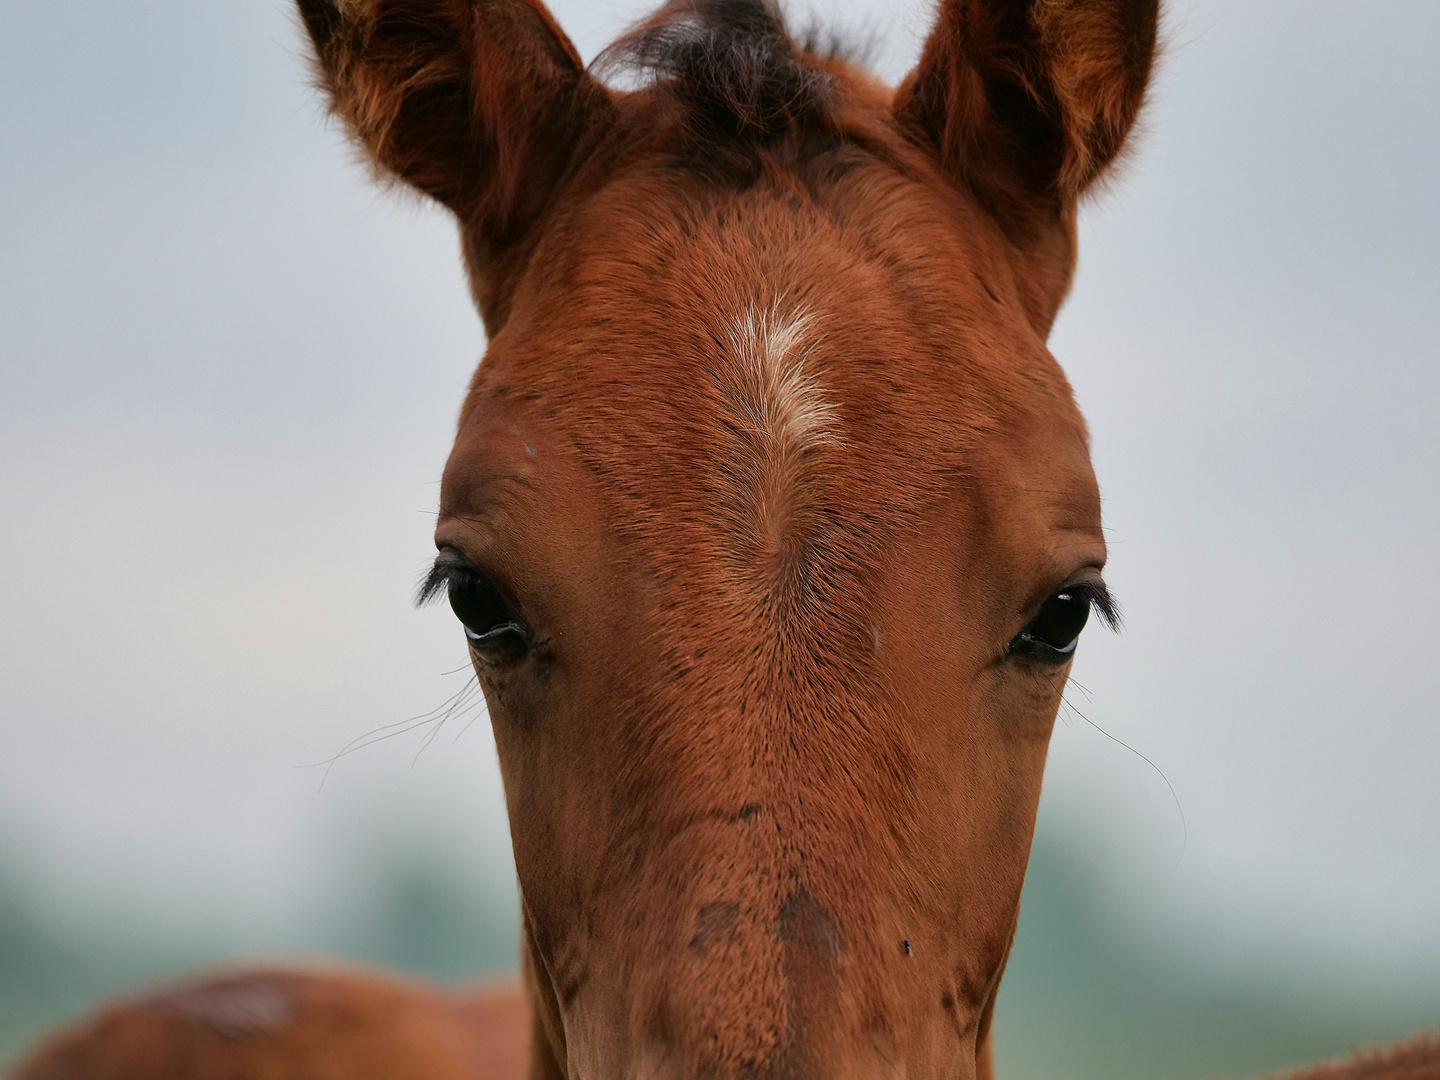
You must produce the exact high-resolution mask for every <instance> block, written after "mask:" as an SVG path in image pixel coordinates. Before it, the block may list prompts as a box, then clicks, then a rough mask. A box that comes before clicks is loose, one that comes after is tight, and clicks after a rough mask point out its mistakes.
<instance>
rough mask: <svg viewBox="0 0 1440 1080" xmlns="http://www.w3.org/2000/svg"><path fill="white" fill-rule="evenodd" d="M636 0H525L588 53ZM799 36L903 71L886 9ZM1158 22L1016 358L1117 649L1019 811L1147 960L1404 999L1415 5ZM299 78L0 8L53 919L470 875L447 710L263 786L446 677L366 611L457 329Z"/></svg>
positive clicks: (38, 806)
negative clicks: (1087, 520) (347, 859)
mask: <svg viewBox="0 0 1440 1080" xmlns="http://www.w3.org/2000/svg"><path fill="white" fill-rule="evenodd" d="M832 9H833V10H841V9H840V6H839V5H838V4H833V3H832V4H831V5H827V6H821V7H818V10H820V11H822V12H824V11H830V10H832ZM638 11H639V8H638V7H637V6H636V5H629V6H621V5H616V4H614V3H581V2H580V0H566V2H565V3H563V4H560V5H556V13H557V15H559V17H560V19H561V21H562V23H563V24H565V25H566V26H567V28H568V29H569V30H570V31H571V33H572V35H573V36H574V37H575V38H576V41H577V44H579V46H580V48H581V51H582V52H583V53H584V54H585V55H586V56H587V58H588V57H590V56H593V55H594V54H595V52H596V51H598V49H599V48H600V47H601V46H602V45H603V44H604V43H605V42H606V41H607V40H608V38H609V37H610V36H612V35H613V34H614V32H615V31H617V30H618V29H619V28H620V27H621V26H623V25H624V24H625V23H626V22H627V21H629V20H630V19H631V18H632V17H633V16H634V15H635V14H637V13H638ZM844 12H845V13H844V14H843V16H842V20H843V21H844V22H847V23H849V24H860V25H864V24H869V25H871V26H873V27H874V28H876V29H879V30H881V31H882V32H883V33H884V34H885V36H886V42H887V45H886V49H885V51H884V53H883V54H882V56H881V59H880V66H881V67H882V69H883V70H884V72H885V73H886V74H887V75H889V76H891V77H892V78H893V77H896V76H898V75H899V74H901V73H902V72H903V71H904V70H905V69H906V68H907V67H908V66H909V64H910V63H911V62H912V60H913V57H914V55H915V52H916V51H917V49H918V41H919V39H920V36H921V35H922V33H923V30H924V28H925V26H926V23H927V18H928V15H927V13H926V11H925V10H924V8H923V7H922V6H920V5H913V4H907V5H904V6H903V7H900V8H891V7H888V6H886V5H883V4H881V3H878V2H875V0H870V2H869V3H868V4H867V5H861V6H855V5H848V6H847V7H846V8H845V9H844ZM1169 38H1170V42H1171V47H1170V52H1169V55H1168V58H1167V60H1166V61H1165V63H1164V64H1163V66H1162V69H1161V73H1160V76H1159V80H1158V83H1157V86H1156V91H1155V94H1154V98H1153V104H1152V107H1151V109H1150V112H1149V114H1148V121H1147V128H1148V131H1147V134H1146V136H1145V138H1144V140H1143V143H1142V145H1141V147H1140V149H1139V152H1138V153H1137V154H1136V155H1135V157H1134V159H1133V162H1132V164H1131V167H1130V169H1129V171H1128V174H1127V176H1126V179H1125V180H1124V182H1123V183H1121V184H1119V185H1117V186H1116V188H1115V190H1114V192H1113V193H1112V194H1111V195H1109V196H1107V197H1106V198H1105V199H1103V200H1102V201H1101V202H1099V203H1097V204H1094V205H1092V206H1090V207H1089V208H1088V209H1087V211H1086V212H1085V215H1084V218H1083V227H1082V247H1081V270H1080V274H1079V278H1078V282H1077V286H1076V289H1075V292H1074V294H1073V296H1072V298H1071V300H1070V303H1069V305H1068V307H1067V308H1066V311H1065V313H1064V314H1063V315H1062V317H1061V320H1060V322H1059V324H1058V325H1057V328H1056V331H1055V335H1054V338H1053V341H1052V347H1053V350H1054V351H1055V353H1056V355H1057V356H1058V357H1059V358H1060V360H1061V362H1062V363H1063V364H1065V366H1066V368H1067V370H1068V371H1069V373H1070V376H1071V378H1072V381H1073V382H1074V384H1075V387H1076V391H1077V393H1078V395H1079V398H1080V402H1081V405H1082V407H1083V408H1084V410H1085V412H1086V415H1087V417H1088V419H1089V422H1090V425H1091V429H1092V433H1093V445H1094V456H1095V463H1096V467H1097V470H1098V473H1099V476H1100V481H1101V486H1102V489H1103V492H1104V494H1105V496H1106V500H1107V501H1106V515H1107V525H1108V526H1109V528H1110V530H1111V536H1112V548H1111V559H1112V562H1111V571H1110V574H1109V576H1110V580H1111V583H1112V586H1113V587H1114V588H1115V590H1116V592H1117V593H1118V595H1119V596H1120V598H1121V600H1122V602H1123V603H1124V606H1125V609H1126V613H1127V623H1126V631H1125V633H1124V634H1123V635H1122V636H1119V637H1115V638H1107V637H1105V636H1104V635H1103V634H1101V633H1093V634H1091V635H1089V636H1087V639H1086V642H1085V646H1084V648H1083V649H1082V653H1081V657H1080V659H1079V660H1078V662H1077V667H1076V679H1077V681H1078V682H1079V683H1080V684H1083V688H1084V689H1083V690H1081V689H1078V688H1077V689H1072V691H1071V693H1070V699H1071V702H1072V704H1073V706H1074V710H1075V711H1073V712H1070V711H1067V713H1066V716H1065V718H1064V719H1065V721H1066V722H1065V723H1063V724H1062V725H1061V726H1060V727H1059V729H1058V731H1057V736H1056V739H1055V743H1054V748H1053V751H1052V755H1051V763H1050V769H1049V776H1048V780H1047V793H1046V797H1045V803H1044V807H1043V810H1042V826H1043V827H1045V828H1048V829H1050V830H1051V831H1052V832H1056V833H1060V834H1062V835H1063V836H1064V837H1065V838H1066V839H1068V840H1071V841H1072V842H1073V843H1075V844H1077V845H1087V846H1088V849H1089V850H1093V851H1094V852H1095V853H1096V855H1095V858H1096V859H1097V860H1100V861H1101V865H1102V868H1103V872H1104V873H1105V874H1106V875H1107V876H1111V877H1113V878H1114V880H1115V881H1116V884H1117V895H1123V896H1125V897H1128V898H1129V899H1128V901H1127V902H1133V903H1134V904H1135V905H1136V911H1137V914H1138V916H1139V917H1141V918H1143V919H1145V920H1148V921H1150V922H1152V923H1153V925H1154V926H1155V927H1156V928H1157V933H1162V934H1169V935H1177V934H1178V935H1180V936H1182V937H1183V938H1184V939H1185V940H1186V941H1188V942H1190V943H1191V944H1192V945H1195V946H1198V947H1204V948H1206V949H1208V950H1211V951H1212V952H1213V953H1214V955H1216V956H1220V957H1233V958H1239V959H1237V961H1236V962H1242V961H1243V958H1244V957H1245V956H1247V955H1251V954H1252V953H1253V951H1254V950H1255V949H1257V948H1259V949H1262V950H1268V951H1274V950H1280V951H1281V952H1285V953H1287V954H1296V955H1305V956H1308V957H1310V958H1312V959H1315V960H1316V962H1320V963H1331V964H1340V965H1349V966H1351V967H1360V966H1370V967H1373V968H1375V969H1376V970H1379V971H1402V970H1406V969H1408V970H1409V971H1410V972H1411V973H1412V974H1414V973H1419V974H1420V976H1421V977H1424V973H1426V972H1434V971H1436V970H1440V966H1437V965H1440V782H1437V777H1440V705H1437V702H1436V693H1435V682H1436V672H1437V671H1440V662H1437V659H1436V657H1435V655H1434V652H1435V650H1436V648H1437V645H1436V644H1435V643H1434V642H1432V640H1431V638H1432V637H1433V636H1434V631H1435V628H1436V625H1437V624H1436V619H1437V615H1440V584H1437V572H1436V571H1437V564H1440V539H1437V537H1440V435H1437V425H1436V415H1437V408H1440V347H1437V340H1440V335H1437V331H1440V256H1437V252H1440V209H1437V205H1440V203H1437V199H1436V190H1437V188H1436V184H1437V181H1436V177H1437V175H1440V64H1437V63H1436V62H1435V57H1436V56H1437V55H1440V5H1437V4H1435V3H1433V2H1432V0H1366V2H1364V3H1361V2H1358V0H1350V2H1339V0H1244V2H1239V0H1232V2H1228V3H1226V2H1221V0H1188V2H1178V3H1172V4H1171V5H1170V15H1169ZM298 55H299V42H298V38H297V36H296V33H295V30H294V27H293V25H292V23H291V20H290V16H289V13H288V8H287V7H286V5H284V4H282V3H280V2H279V0H233V2H227V3H224V4H214V3H206V4H199V3H195V2H194V0H130V2H127V3H125V4H123V5H122V4H112V3H103V4H102V3H98V2H95V0H48V2H46V3H44V4H33V3H32V4H20V3H4V4H0V147H3V148H4V151H3V155H0V736H3V742H0V745H3V748H4V749H3V753H0V847H3V848H5V849H7V850H8V851H9V852H10V853H11V857H12V858H13V859H16V860H19V861H20V862H21V863H23V864H25V865H27V866H29V867H30V868H31V869H32V870H33V871H34V872H35V873H36V874H38V875H40V876H41V877H43V878H45V879H46V880H48V881H49V882H50V883H51V886H52V887H53V889H54V890H55V894H56V896H57V897H59V898H68V899H69V900H70V901H71V902H74V903H77V904H82V905H83V904H86V903H91V904H93V903H96V902H100V901H103V902H104V903H113V904H122V905H123V904H131V905H146V906H150V907H153V908H154V909H156V910H160V911H170V912H174V913H176V914H177V917H178V916H179V915H180V914H181V913H187V912H188V914H186V915H185V916H184V917H187V918H191V919H208V918H223V917H232V916H233V917H234V918H235V919H237V920H240V921H242V922H243V921H244V920H246V919H250V920H252V921H253V920H254V919H255V918H257V917H258V916H257V915H256V914H255V913H256V912H261V913H266V912H268V913H269V914H268V915H267V916H265V917H266V918H270V919H271V920H272V921H273V922H275V924H276V925H279V923H280V922H283V920H284V918H285V913H286V912H287V911H290V910H292V909H294V908H295V907H296V906H297V905H299V904H301V903H302V902H303V900H304V898H305V897H306V896H308V895H311V894H313V893H314V892H315V891H316V890H322V889H323V888H324V887H325V881H326V880H327V878H326V874H327V873H329V872H330V870H329V869H327V868H331V867H333V864H334V863H335V861H336V860H337V859H339V858H340V857H341V856H340V855H338V854H337V852H339V851H342V850H343V849H344V847H345V845H346V844H347V843H350V842H352V841H353V839H354V838H355V837H357V836H369V835H373V834H374V833H376V832H380V833H383V834H385V835H387V836H388V835H390V834H393V842H395V843H407V842H410V841H408V840H406V839H405V837H407V836H412V835H413V836H424V837H426V838H428V840H429V842H433V843H434V844H436V845H437V847H438V848H440V849H444V850H445V851H450V852H456V851H461V850H470V851H473V852H474V859H475V865H476V866H477V867H481V868H482V872H483V873H484V874H486V875H489V877H490V879H491V881H492V884H495V887H496V888H497V889H498V890H499V892H501V893H503V892H504V890H505V882H506V875H507V874H508V869H507V866H506V862H505V859H506V854H505V852H506V843H507V841H506V837H505V831H504V830H505V826H504V820H503V807H502V802H501V799H500V796H499V791H498V780H497V778H496V770H495V767H494V763H493V750H492V749H491V744H490V736H489V731H488V725H487V724H486V723H485V722H484V719H483V717H481V718H480V723H478V724H475V725H474V726H473V727H470V728H468V729H466V728H465V724H464V722H463V720H462V721H461V722H459V723H451V724H449V725H447V727H446V729H445V730H444V731H443V732H442V733H441V735H440V736H439V738H437V739H436V740H435V741H434V743H433V745H431V746H429V748H428V749H426V750H424V752H423V753H420V754H419V756H418V758H417V751H418V750H419V749H420V735H421V734H422V733H421V732H414V733H411V734H405V735H401V736H399V737H397V738H394V739H391V740H389V741H387V742H385V743H383V744H381V745H378V746H374V747H370V748H368V749H366V750H364V751H362V752H359V753H356V754H354V755H352V756H350V757H347V758H345V759H344V760H342V761H341V762H339V763H338V764H337V765H336V766H335V768H334V769H333V770H331V772H330V774H329V777H328V779H327V781H326V783H325V786H324V788H323V790H322V789H321V788H320V785H319V779H320V777H319V773H318V772H317V771H316V770H313V769H303V768H299V766H304V765H307V764H310V763H312V762H316V761H319V760H322V759H325V758H328V757H330V756H332V755H333V754H334V753H335V752H336V751H337V750H339V749H340V748H342V747H343V746H344V745H345V744H346V743H347V742H348V741H349V740H351V739H352V738H354V737H357V736H362V735H364V734H365V733H366V732H368V731H371V730H372V729H375V728H377V727H379V726H380V725H382V724H387V723H390V722H393V721H396V720H401V719H404V718H405V717H407V716H412V715H415V714H418V713H423V712H424V711H425V710H427V709H430V708H431V707H432V706H435V705H438V704H440V703H441V702H442V701H443V700H444V699H445V698H447V697H448V696H449V695H450V694H452V693H454V692H455V691H457V690H459V689H460V687H461V686H462V685H463V683H464V680H465V678H466V676H465V675H464V674H463V673H461V674H459V675H456V674H449V675H447V674H445V673H446V672H452V671H453V670H454V669H457V668H460V667H461V666H462V665H463V664H464V649H463V645H462V642H461V639H460V636H459V635H458V633H456V630H455V627H454V626H453V625H452V622H451V620H450V618H449V616H448V614H446V613H444V612H442V611H439V610H429V611H426V612H422V613H416V612H414V611H413V610H412V609H411V608H410V606H409V599H410V596H411V590H412V588H413V585H414V582H415V579H416V576H417V574H418V573H419V571H420V569H421V567H422V566H423V565H424V564H425V562H426V559H427V552H428V551H429V550H430V543H429V531H430V527H431V523H430V520H429V518H427V513H428V511H430V510H432V509H433V507H434V505H435V499H436V487H435V480H436V478H437V477H438V475H439V471H440V467H441V464H442V463H443V461H444V457H445V454H446V451H447V449H448V445H449V441H450V438H451V433H452V425H453V419H454V415H455V411H456V409H457V407H458V405H459V401H460V396H461V393H462V390H463V386H464V384H465V381H466V378H467V377H468V375H469V372H470V370H471V369H472V368H473V366H474V364H475V362H476V360H477V359H478V357H479V356H480V354H481V352H482V350H483V348H484V341H483V335H482V333H481V330H480V327H479V324H478V320H477V319H476V317H475V316H474V314H473V313H472V311H471V309H470V307H469V302H468V299H467V297H466V294H465V290H464V286H463V282H462V279H461V274H460V270H459V264H458V258H457V254H456V244H455V241H454V238H453V236H452V232H451V229H450V227H449V225H448V223H447V222H446V221H445V220H444V218H443V217H442V216H441V215H440V214H439V213H438V212H435V211H433V210H431V209H428V208H425V207H422V206H419V205H418V204H416V203H413V202H406V201H404V200H398V199H396V198H395V197H393V196H384V195H379V194H377V193H375V192H373V191H372V190H371V188H370V186H369V183H368V181H367V179H366V177H365V175H364V173H363V171H362V170H360V169H358V168H355V167H354V166H353V162H352V156H351V154H350V153H349V151H348V150H347V149H346V148H345V147H344V146H343V145H342V144H341V142H340V141H339V138H338V136H337V135H336V133H335V132H334V131H332V130H329V129H327V128H326V126H325V125H324V123H323V119H322V115H321V109H320V106H319V103H318V102H317V100H316V98H315V96H314V94H313V93H312V92H311V91H310V90H309V89H308V87H307V84H306V77H305V74H304V71H303V68H302V65H301V63H300V61H299V59H298ZM1087 719H1088V721H1093V722H1094V724H1096V725H1099V727H1101V728H1103V729H1104V730H1105V731H1106V732H1108V733H1109V734H1110V735H1112V736H1114V737H1115V739H1118V740H1123V741H1124V742H1125V743H1128V744H1129V745H1130V746H1131V747H1134V748H1135V749H1136V750H1137V751H1139V752H1140V753H1143V754H1144V755H1145V756H1146V757H1148V758H1149V759H1150V760H1151V761H1153V762H1154V763H1155V764H1156V765H1157V766H1158V767H1159V769H1160V770H1163V772H1164V774H1165V777H1167V778H1168V782H1169V784H1170V785H1172V786H1173V788H1174V791H1175V793H1176V796H1177V797H1178V801H1179V806H1180V810H1183V820H1184V825H1183V826H1182V822H1181V814H1180V810H1177V806H1176V801H1175V799H1172V797H1171V793H1170V790H1169V788H1168V787H1167V784H1166V781H1165V780H1164V779H1162V778H1161V777H1160V776H1159V775H1158V773H1157V772H1156V771H1155V770H1153V769H1152V768H1151V767H1150V766H1149V765H1147V764H1146V763H1145V762H1144V761H1143V760H1141V759H1140V758H1139V757H1138V756H1136V755H1135V754H1132V753H1131V752H1129V751H1128V750H1126V749H1124V748H1122V747H1121V746H1120V745H1118V744H1117V743H1116V742H1114V741H1112V740H1111V739H1110V738H1108V737H1107V736H1106V735H1104V734H1102V733H1101V732H1100V731H1099V730H1097V728H1096V727H1093V726H1091V724H1090V723H1088V722H1087ZM457 736H458V738H457ZM197 911H198V912H200V913H202V914H199V915H197V914H196V912H197ZM1267 954H1268V953H1267Z"/></svg>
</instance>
